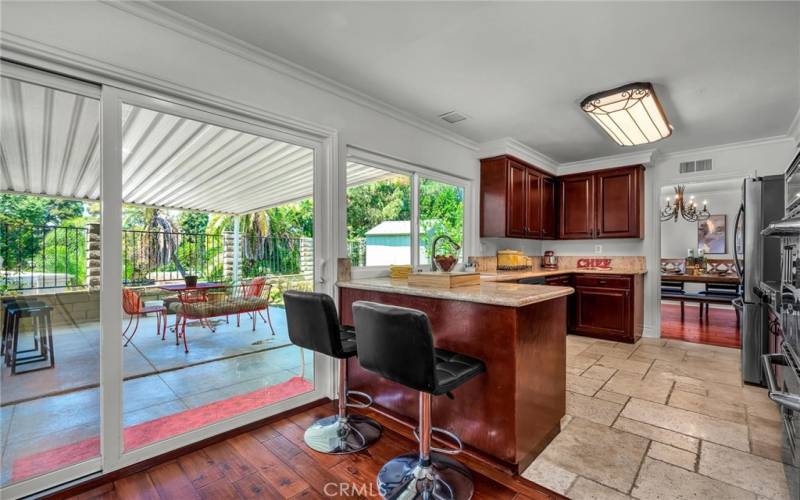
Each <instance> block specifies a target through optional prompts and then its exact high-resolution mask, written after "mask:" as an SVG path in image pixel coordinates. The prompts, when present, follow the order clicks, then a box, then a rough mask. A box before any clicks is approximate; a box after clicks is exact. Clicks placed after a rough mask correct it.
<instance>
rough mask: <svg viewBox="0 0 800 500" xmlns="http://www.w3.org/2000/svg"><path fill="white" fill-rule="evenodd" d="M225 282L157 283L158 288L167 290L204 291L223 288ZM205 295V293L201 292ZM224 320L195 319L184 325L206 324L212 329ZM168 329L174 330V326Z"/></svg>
mask: <svg viewBox="0 0 800 500" xmlns="http://www.w3.org/2000/svg"><path fill="white" fill-rule="evenodd" d="M226 286H228V285H226V284H225V283H214V282H207V283H197V284H196V285H194V286H188V285H187V284H186V283H173V284H169V285H159V286H158V288H160V289H161V290H164V291H167V292H183V291H186V290H203V291H205V292H206V293H207V292H209V291H212V290H215V289H218V288H225V287H226ZM203 296H205V293H203ZM224 322H226V321H225V320H205V321H204V320H197V321H190V322H189V323H187V325H186V326H208V328H209V329H210V330H212V331H213V330H214V327H215V326H216V325H218V324H219V323H224ZM169 331H171V332H174V331H175V326H170V327H169Z"/></svg>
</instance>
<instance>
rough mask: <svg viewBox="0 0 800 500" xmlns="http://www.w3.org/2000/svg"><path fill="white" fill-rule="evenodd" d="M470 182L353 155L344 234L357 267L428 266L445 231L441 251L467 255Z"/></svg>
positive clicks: (404, 165) (348, 163)
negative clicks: (438, 238)
mask: <svg viewBox="0 0 800 500" xmlns="http://www.w3.org/2000/svg"><path fill="white" fill-rule="evenodd" d="M362 155H363V156H364V158H362ZM356 158H357V160H356ZM467 186H468V183H467V182H465V181H461V180H460V179H457V178H455V177H450V176H443V175H440V174H436V173H433V172H428V171H427V170H425V169H423V168H422V167H415V166H413V165H409V164H405V163H401V162H397V161H396V160H391V159H387V158H383V157H377V155H373V154H367V153H362V152H360V153H359V154H358V156H357V157H356V156H351V157H350V160H349V161H348V162H347V212H346V213H347V215H346V219H347V235H346V236H347V254H348V257H350V259H351V260H352V262H353V267H386V266H389V265H399V264H411V265H413V266H415V267H423V268H428V267H429V266H430V265H431V245H432V244H433V241H434V239H435V238H436V237H437V236H443V235H444V236H448V237H449V240H448V239H443V240H441V243H440V244H439V245H438V246H437V252H438V253H439V254H449V255H454V256H456V257H458V259H459V260H463V257H464V255H465V253H464V250H463V248H461V247H463V245H464V241H465V239H464V234H465V211H464V207H465V205H466V203H465V197H466V194H467V192H468V189H467ZM415 247H416V249H414V248H415ZM412 249H414V250H413V251H412Z"/></svg>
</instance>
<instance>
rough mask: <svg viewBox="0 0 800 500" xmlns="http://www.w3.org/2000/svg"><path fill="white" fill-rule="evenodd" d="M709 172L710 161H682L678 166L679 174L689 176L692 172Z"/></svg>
mask: <svg viewBox="0 0 800 500" xmlns="http://www.w3.org/2000/svg"><path fill="white" fill-rule="evenodd" d="M706 170H711V159H710V158H709V159H706V160H695V161H682V162H681V165H680V173H682V174H691V173H694V172H705V171H706Z"/></svg>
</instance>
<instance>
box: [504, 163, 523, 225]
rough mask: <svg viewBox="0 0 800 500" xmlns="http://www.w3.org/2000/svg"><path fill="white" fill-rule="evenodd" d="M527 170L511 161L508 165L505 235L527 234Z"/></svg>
mask: <svg viewBox="0 0 800 500" xmlns="http://www.w3.org/2000/svg"><path fill="white" fill-rule="evenodd" d="M527 174H528V172H527V168H525V166H524V165H520V164H519V163H517V162H514V161H511V162H509V165H508V204H507V205H506V209H507V211H508V219H507V220H508V222H507V225H506V235H507V236H520V237H525V236H527V233H528V231H527V224H526V222H527V218H528V210H527V201H528V175H527Z"/></svg>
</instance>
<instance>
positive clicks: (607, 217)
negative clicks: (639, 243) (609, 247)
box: [595, 167, 643, 238]
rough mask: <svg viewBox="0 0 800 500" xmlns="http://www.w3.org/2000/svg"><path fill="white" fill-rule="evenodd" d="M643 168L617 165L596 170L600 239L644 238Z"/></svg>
mask: <svg viewBox="0 0 800 500" xmlns="http://www.w3.org/2000/svg"><path fill="white" fill-rule="evenodd" d="M640 175H641V167H625V168H615V169H611V170H601V171H599V172H597V173H595V189H596V191H597V196H596V199H597V208H596V211H597V212H596V213H597V230H596V235H597V236H596V237H597V238H640V237H641V236H642V231H641V227H642V225H643V224H642V217H643V214H642V211H641V209H640V206H641V203H640V188H641V182H640V180H641V179H640Z"/></svg>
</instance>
